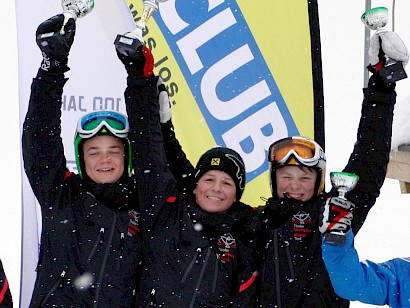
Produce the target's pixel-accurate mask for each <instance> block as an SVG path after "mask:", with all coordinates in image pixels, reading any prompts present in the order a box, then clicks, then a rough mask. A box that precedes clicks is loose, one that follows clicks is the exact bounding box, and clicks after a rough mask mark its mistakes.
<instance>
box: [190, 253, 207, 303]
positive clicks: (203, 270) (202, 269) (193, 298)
mask: <svg viewBox="0 0 410 308" xmlns="http://www.w3.org/2000/svg"><path fill="white" fill-rule="evenodd" d="M210 255H211V248H208V250H207V251H206V256H205V260H204V264H203V265H202V268H201V272H200V274H199V278H198V281H197V283H196V286H195V290H194V294H193V296H192V299H191V303H190V304H189V307H190V308H192V307H194V304H195V300H196V297H197V295H198V292H199V288H200V287H201V282H202V279H203V277H204V275H205V270H206V265H207V263H208V260H209V257H210Z"/></svg>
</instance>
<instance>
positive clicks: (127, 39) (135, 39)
mask: <svg viewBox="0 0 410 308" xmlns="http://www.w3.org/2000/svg"><path fill="white" fill-rule="evenodd" d="M166 1H168V0H145V1H144V9H143V12H142V16H141V19H140V21H139V22H138V23H137V25H136V28H135V29H134V30H133V31H131V32H127V33H125V34H124V35H117V37H116V39H115V42H114V45H115V48H116V49H117V51H118V52H119V53H121V54H123V55H125V56H129V57H135V56H136V52H137V48H138V47H139V46H141V45H144V44H145V41H144V39H143V37H142V32H143V31H144V30H145V27H146V24H147V21H148V20H149V19H150V18H151V16H152V14H154V13H155V12H156V11H157V10H158V4H157V3H158V2H166Z"/></svg>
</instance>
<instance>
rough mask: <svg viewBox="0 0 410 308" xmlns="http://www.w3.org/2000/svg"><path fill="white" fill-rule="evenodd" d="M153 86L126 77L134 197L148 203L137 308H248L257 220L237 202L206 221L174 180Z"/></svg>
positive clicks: (187, 185) (188, 186)
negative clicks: (134, 170) (134, 168)
mask: <svg viewBox="0 0 410 308" xmlns="http://www.w3.org/2000/svg"><path fill="white" fill-rule="evenodd" d="M156 83H157V79H156V78H155V77H151V78H148V79H143V78H138V79H133V78H130V77H129V78H128V88H127V90H126V92H125V101H126V107H127V114H128V117H129V121H130V129H131V130H132V131H133V133H132V134H131V135H132V138H133V140H132V143H133V149H134V151H135V153H134V158H135V159H136V161H137V163H136V165H137V166H138V168H139V169H138V170H137V174H138V175H139V177H138V180H139V187H140V188H141V189H142V190H141V191H140V196H149V198H151V200H148V201H147V202H145V203H143V204H144V209H143V210H142V216H141V217H142V220H141V221H142V229H143V271H142V279H141V289H140V296H139V303H138V306H139V307H231V306H248V305H251V302H252V296H253V295H254V291H255V285H254V283H253V282H254V280H255V275H254V270H255V268H256V267H255V264H254V262H253V261H254V259H253V250H252V249H251V247H250V245H251V244H252V236H254V235H255V234H256V233H257V231H258V230H259V221H258V217H257V215H256V213H255V211H254V210H253V209H252V208H250V207H249V206H247V205H244V204H242V203H239V202H237V203H235V204H234V205H233V206H232V207H231V208H230V210H229V211H228V212H227V213H225V214H207V213H205V212H203V211H202V210H201V209H200V207H199V206H198V205H197V204H196V202H195V198H194V197H193V194H192V189H193V183H192V182H191V181H190V180H186V181H177V180H176V179H175V178H174V176H173V174H172V172H171V171H170V169H169V168H168V166H167V160H166V158H165V152H164V147H163V138H162V135H161V127H160V123H159V106H158V100H157V88H156ZM173 154H174V155H175V156H179V155H180V152H177V151H176V152H173ZM169 159H170V160H172V159H173V158H172V157H170V158H169ZM171 163H172V162H171ZM174 166H175V165H174ZM185 166H187V165H185ZM180 167H182V165H181V166H180ZM191 167H192V166H191ZM191 167H189V163H188V167H187V169H190V168H191ZM178 179H180V178H178Z"/></svg>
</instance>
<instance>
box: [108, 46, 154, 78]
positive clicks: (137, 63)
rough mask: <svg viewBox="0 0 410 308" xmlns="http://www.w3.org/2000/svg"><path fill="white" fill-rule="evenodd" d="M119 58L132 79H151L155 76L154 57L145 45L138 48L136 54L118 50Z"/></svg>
mask: <svg viewBox="0 0 410 308" xmlns="http://www.w3.org/2000/svg"><path fill="white" fill-rule="evenodd" d="M116 51H117V56H118V58H119V59H120V60H121V62H122V63H123V64H124V66H125V69H126V70H127V73H128V75H129V76H131V77H134V78H135V77H150V76H152V75H153V74H154V72H153V70H154V56H153V55H152V53H151V50H149V49H148V48H147V46H146V45H145V44H141V45H139V46H138V47H137V52H136V53H134V52H133V53H127V54H125V53H123V52H121V51H120V50H118V49H117V48H116Z"/></svg>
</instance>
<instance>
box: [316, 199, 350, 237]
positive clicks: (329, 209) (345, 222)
mask: <svg viewBox="0 0 410 308" xmlns="http://www.w3.org/2000/svg"><path fill="white" fill-rule="evenodd" d="M354 207H355V206H354V204H353V203H352V202H350V201H349V200H346V199H344V198H341V197H332V198H328V199H327V200H326V203H325V205H323V206H322V207H321V209H320V218H319V231H320V232H321V233H322V234H323V235H324V237H325V241H326V242H328V243H333V244H344V243H345V240H346V234H347V233H349V231H350V229H351V224H352V220H353V213H352V212H353V209H354Z"/></svg>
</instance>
